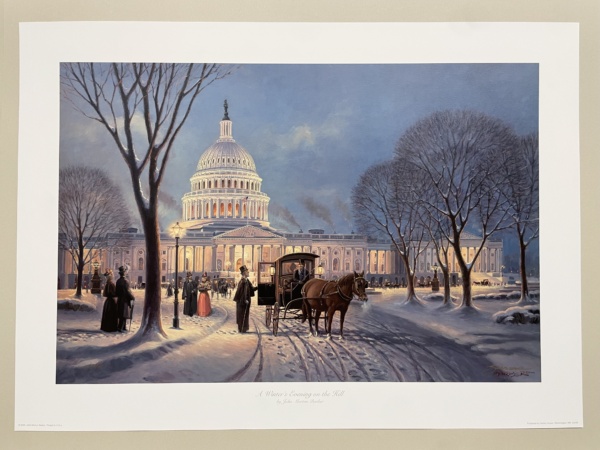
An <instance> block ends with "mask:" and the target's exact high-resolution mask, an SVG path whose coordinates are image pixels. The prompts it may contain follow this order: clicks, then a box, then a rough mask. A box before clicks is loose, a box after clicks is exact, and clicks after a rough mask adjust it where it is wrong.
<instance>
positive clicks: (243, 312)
mask: <svg viewBox="0 0 600 450" xmlns="http://www.w3.org/2000/svg"><path fill="white" fill-rule="evenodd" d="M240 272H241V274H242V279H241V280H240V282H239V283H238V285H237V289H236V291H235V295H234V297H233V301H234V302H235V303H236V306H235V321H236V322H237V326H238V333H245V332H247V331H248V329H249V327H250V323H249V321H250V300H251V298H252V297H253V296H254V292H255V291H256V290H257V289H258V287H254V286H252V283H251V282H250V280H249V279H248V275H249V274H250V272H249V271H248V269H247V268H246V266H242V267H240Z"/></svg>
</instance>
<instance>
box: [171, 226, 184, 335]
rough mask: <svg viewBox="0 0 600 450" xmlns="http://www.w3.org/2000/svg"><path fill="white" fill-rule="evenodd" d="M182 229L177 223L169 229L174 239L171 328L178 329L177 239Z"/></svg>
mask: <svg viewBox="0 0 600 450" xmlns="http://www.w3.org/2000/svg"><path fill="white" fill-rule="evenodd" d="M182 231H183V228H181V226H179V222H177V223H176V224H175V225H173V226H172V227H171V235H172V236H173V237H174V238H175V300H174V301H173V328H179V300H178V294H179V273H178V272H179V238H180V237H181V234H182Z"/></svg>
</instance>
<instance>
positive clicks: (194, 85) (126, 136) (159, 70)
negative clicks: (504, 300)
mask: <svg viewBox="0 0 600 450" xmlns="http://www.w3.org/2000/svg"><path fill="white" fill-rule="evenodd" d="M227 74H228V72H227V71H224V70H223V69H222V68H221V67H220V66H219V65H217V64H199V65H196V64H138V63H130V64H125V63H112V64H93V63H86V64H80V63H69V64H63V65H61V80H62V85H63V92H64V95H65V96H66V97H67V98H68V99H70V100H71V101H72V103H73V104H74V105H75V107H76V108H77V109H78V110H79V111H80V112H81V113H82V114H83V115H85V116H86V117H88V118H90V119H93V120H95V121H97V122H98V123H99V124H100V125H101V126H102V127H104V129H105V130H106V131H107V133H108V134H109V135H110V137H111V138H112V139H113V141H114V143H115V146H116V148H117V151H118V152H119V154H120V155H121V157H122V158H123V161H124V162H125V164H126V166H127V169H128V170H129V174H130V178H131V186H132V189H133V195H134V198H135V202H136V205H137V209H138V211H139V214H140V219H141V222H142V227H143V230H144V236H145V240H146V251H147V265H146V293H145V298H144V310H143V315H142V323H141V326H140V330H139V332H138V333H139V335H140V336H144V337H153V336H156V335H161V336H166V333H165V331H164V330H163V327H162V321H161V314H160V303H161V290H160V251H159V250H160V235H159V223H158V194H159V188H160V184H161V182H162V180H163V177H164V174H165V171H166V167H167V163H168V161H169V157H170V155H171V152H172V150H173V144H174V142H175V139H176V138H177V136H178V134H179V132H180V131H181V128H182V127H183V125H184V123H185V122H186V120H187V118H188V117H189V114H190V111H191V108H192V105H193V104H194V101H195V100H196V98H197V97H198V95H199V94H200V93H201V92H202V91H203V90H204V89H205V88H206V87H207V86H209V85H210V84H211V83H213V82H214V81H215V80H218V79H220V78H222V77H223V76H225V75H227ZM144 177H145V181H144Z"/></svg>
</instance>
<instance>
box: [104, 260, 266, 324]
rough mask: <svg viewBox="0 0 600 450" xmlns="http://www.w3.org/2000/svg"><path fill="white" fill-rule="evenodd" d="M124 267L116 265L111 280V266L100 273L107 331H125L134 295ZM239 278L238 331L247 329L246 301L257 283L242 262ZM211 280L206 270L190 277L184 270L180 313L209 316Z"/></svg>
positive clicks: (253, 291)
mask: <svg viewBox="0 0 600 450" xmlns="http://www.w3.org/2000/svg"><path fill="white" fill-rule="evenodd" d="M126 273H127V267H125V266H121V267H119V279H118V280H117V282H116V283H115V282H114V281H113V272H112V270H110V269H109V270H107V271H106V272H105V273H104V276H105V277H106V283H105V285H104V290H103V292H102V295H103V296H104V297H106V300H105V301H104V307H103V309H102V320H101V323H100V329H101V330H102V331H107V332H114V331H118V332H125V331H127V320H128V319H130V318H131V314H132V312H133V306H134V301H135V298H134V296H133V293H132V292H131V288H130V286H129V282H128V281H127V278H125V275H126ZM240 273H241V276H242V278H241V279H240V281H239V283H238V285H237V289H236V292H235V295H234V297H233V301H234V302H235V303H236V323H237V327H238V332H239V333H246V332H247V331H248V330H249V325H250V324H249V318H250V304H251V300H252V297H254V293H255V292H256V290H257V289H258V287H254V286H253V285H252V282H251V281H250V280H249V279H248V275H249V273H250V272H249V271H248V268H247V267H246V266H242V267H240ZM210 290H211V282H210V279H209V278H208V275H207V273H206V272H204V274H203V276H202V279H199V277H196V279H195V280H193V279H192V272H187V274H186V279H185V281H184V283H183V292H182V299H183V300H184V303H183V313H184V314H185V315H187V316H190V317H192V316H194V315H197V316H200V317H206V316H209V315H210V314H211V312H212V308H211V304H210Z"/></svg>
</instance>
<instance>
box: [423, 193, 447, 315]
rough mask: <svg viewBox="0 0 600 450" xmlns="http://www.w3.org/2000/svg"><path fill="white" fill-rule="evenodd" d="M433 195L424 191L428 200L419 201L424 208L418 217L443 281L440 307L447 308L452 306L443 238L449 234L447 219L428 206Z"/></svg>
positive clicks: (445, 245) (445, 242)
mask: <svg viewBox="0 0 600 450" xmlns="http://www.w3.org/2000/svg"><path fill="white" fill-rule="evenodd" d="M434 196H435V192H432V193H431V194H429V193H428V191H424V196H423V197H422V198H425V199H428V200H427V201H422V202H421V204H422V205H424V208H422V210H423V213H422V214H421V216H420V217H421V222H422V224H423V228H424V229H425V230H427V234H428V236H429V244H430V245H431V246H432V247H433V249H434V251H435V255H436V259H437V262H438V264H439V270H440V272H441V273H442V278H443V282H444V290H443V293H444V294H443V295H444V299H443V301H442V307H444V308H447V307H452V306H454V305H453V303H452V301H451V298H452V297H451V295H450V255H449V253H450V241H449V240H448V239H446V238H445V236H448V235H449V229H448V221H447V220H446V218H445V217H444V216H443V215H441V214H440V213H439V209H438V208H431V207H430V206H429V205H430V204H431V202H432V201H433V199H432V198H433V197H434Z"/></svg>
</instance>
